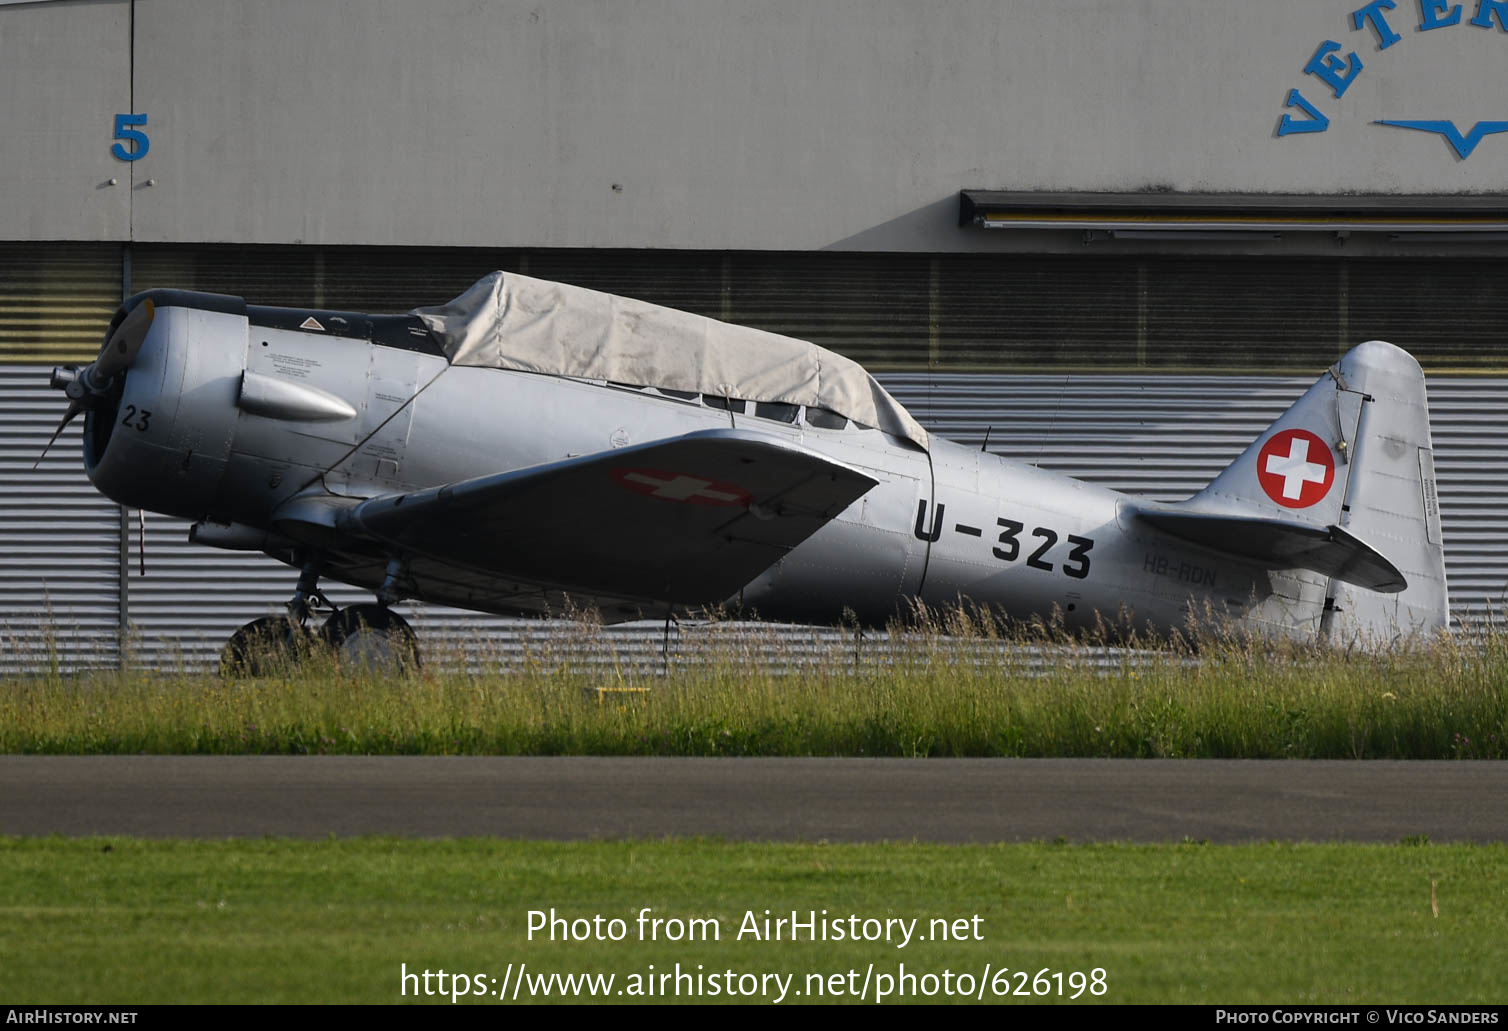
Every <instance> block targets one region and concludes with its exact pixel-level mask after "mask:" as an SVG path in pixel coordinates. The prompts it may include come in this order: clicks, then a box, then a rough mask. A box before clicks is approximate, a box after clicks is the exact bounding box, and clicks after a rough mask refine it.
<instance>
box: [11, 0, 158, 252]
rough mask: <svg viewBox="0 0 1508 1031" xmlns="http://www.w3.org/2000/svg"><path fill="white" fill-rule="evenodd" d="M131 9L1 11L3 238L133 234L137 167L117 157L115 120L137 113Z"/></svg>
mask: <svg viewBox="0 0 1508 1031" xmlns="http://www.w3.org/2000/svg"><path fill="white" fill-rule="evenodd" d="M130 12H131V7H130V4H129V2H128V0H72V2H69V3H46V4H43V3H34V4H16V5H9V4H8V5H5V6H3V7H0V240H124V239H126V238H127V235H128V234H129V233H130V231H131V197H130V194H131V186H130V169H129V167H128V166H127V165H125V164H124V163H123V162H120V161H117V160H116V159H115V158H113V157H111V155H110V144H111V133H112V131H113V128H114V120H115V115H116V114H117V113H120V112H129V111H130V110H131V46H130V41H131V16H130ZM111 178H114V179H116V180H117V182H116V184H115V185H114V186H111V185H110V183H109V180H110V179H111Z"/></svg>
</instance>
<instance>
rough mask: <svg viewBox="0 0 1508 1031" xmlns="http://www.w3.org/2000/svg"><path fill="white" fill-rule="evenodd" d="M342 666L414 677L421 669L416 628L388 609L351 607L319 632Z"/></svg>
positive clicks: (345, 609) (327, 621)
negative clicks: (415, 633) (410, 674)
mask: <svg viewBox="0 0 1508 1031" xmlns="http://www.w3.org/2000/svg"><path fill="white" fill-rule="evenodd" d="M319 636H320V640H322V641H324V642H325V644H326V645H328V646H329V647H330V648H331V649H333V650H334V652H335V654H336V656H337V657H338V658H339V660H340V661H341V662H342V663H343V664H347V665H352V666H365V667H366V668H367V669H369V670H371V671H373V672H385V671H392V672H399V673H411V672H413V671H415V670H417V669H418V668H419V639H418V638H417V637H416V636H414V631H413V628H412V627H410V626H409V625H408V623H407V622H405V621H404V619H403V617H402V616H400V615H398V613H396V612H394V611H393V610H392V609H390V608H388V607H387V606H385V605H348V606H346V607H345V608H343V609H341V610H340V611H339V612H337V613H335V614H334V615H333V616H331V617H330V618H329V619H327V620H325V625H324V626H322V627H320V629H319Z"/></svg>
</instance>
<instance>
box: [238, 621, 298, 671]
mask: <svg viewBox="0 0 1508 1031" xmlns="http://www.w3.org/2000/svg"><path fill="white" fill-rule="evenodd" d="M310 644H311V640H310V635H309V631H307V630H305V629H304V628H303V627H301V626H299V625H298V624H297V623H295V622H294V621H293V620H292V619H289V618H288V617H287V616H263V617H262V618H261V619H253V620H252V621H251V622H250V623H247V624H246V625H245V626H243V627H241V629H239V630H237V631H236V632H235V633H233V634H231V635H230V640H229V641H227V642H226V643H225V647H224V648H222V649H221V650H220V675H221V676H222V677H265V676H267V675H268V674H271V673H279V672H282V671H283V670H286V669H288V668H289V667H290V666H293V665H296V664H297V663H298V662H299V661H301V660H302V659H303V658H304V657H305V656H306V655H308V654H309V646H310Z"/></svg>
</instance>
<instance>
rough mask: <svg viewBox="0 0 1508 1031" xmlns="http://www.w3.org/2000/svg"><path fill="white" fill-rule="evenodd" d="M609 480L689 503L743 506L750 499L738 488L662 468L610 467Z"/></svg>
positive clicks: (640, 492)
mask: <svg viewBox="0 0 1508 1031" xmlns="http://www.w3.org/2000/svg"><path fill="white" fill-rule="evenodd" d="M613 479H615V480H617V481H618V483H619V484H620V485H622V486H624V487H627V488H628V489H629V490H631V491H634V492H635V493H638V494H648V495H649V496H650V497H652V498H662V499H664V500H665V501H684V502H686V503H687V504H691V505H743V506H745V507H747V506H748V504H749V502H750V501H752V500H753V498H752V497H751V496H750V495H749V492H748V491H746V490H744V489H743V488H742V487H735V486H734V485H733V484H731V483H723V482H721V481H719V480H709V479H707V478H705V477H702V476H688V475H686V474H685V473H672V472H666V471H665V470H664V469H630V468H621V469H614V470H613Z"/></svg>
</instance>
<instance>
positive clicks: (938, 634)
mask: <svg viewBox="0 0 1508 1031" xmlns="http://www.w3.org/2000/svg"><path fill="white" fill-rule="evenodd" d="M688 636H689V634H688V633H683V634H681V635H679V639H678V640H677V642H676V643H675V647H674V653H675V654H673V655H672V656H669V657H668V658H666V659H665V660H663V661H661V660H658V659H656V658H655V657H646V656H645V655H644V654H643V653H642V651H641V652H637V653H633V654H626V653H625V654H620V653H617V652H615V651H614V646H613V644H612V641H611V640H610V639H606V638H605V635H604V634H603V633H602V631H601V629H600V628H597V627H593V626H591V625H590V624H586V623H582V622H577V623H573V624H570V625H569V626H566V627H563V628H562V627H559V626H557V627H554V628H551V629H550V630H549V631H548V632H541V633H540V634H539V635H537V636H535V637H526V638H525V639H524V641H523V644H522V645H521V650H515V651H512V652H510V653H509V654H508V655H507V656H503V655H500V654H492V655H489V654H488V653H487V648H486V645H485V643H478V642H460V643H455V644H454V645H453V647H452V650H451V652H450V653H449V654H431V655H429V656H428V658H427V663H426V666H425V668H424V669H423V670H422V671H420V672H417V673H414V674H410V675H399V674H393V673H374V672H372V671H370V670H366V669H360V668H351V667H348V666H343V665H341V664H340V663H338V662H336V661H335V660H334V659H333V658H331V657H329V656H327V655H315V656H313V657H311V658H310V659H308V660H306V661H305V662H303V663H301V664H299V665H297V666H289V667H286V668H283V669H282V670H280V671H279V672H277V673H276V674H275V675H272V676H266V677H261V678H257V679H246V678H242V679H229V680H221V679H220V678H218V677H213V676H208V675H205V674H202V673H195V672H186V671H179V672H169V673H147V672H142V671H95V672H86V673H81V674H77V675H72V676H69V675H64V674H61V673H58V672H56V670H55V669H54V671H52V672H48V673H45V674H42V675H37V676H31V677H11V678H8V679H4V680H0V751H4V752H9V753H72V754H102V753H106V754H108V753H121V754H129V753H136V752H148V753H173V754H232V753H240V754H290V753H291V754H361V755H373V754H377V755H391V754H425V755H524V754H528V755H566V754H570V755H698V756H720V755H729V756H734V755H847V756H1085V757H1094V756H1103V757H1224V758H1275V757H1289V756H1292V757H1305V758H1334V759H1348V758H1398V759H1451V758H1458V759H1470V758H1504V757H1508V691H1505V682H1508V638H1504V637H1502V636H1500V635H1495V634H1487V635H1483V636H1479V637H1478V638H1476V639H1474V640H1470V641H1467V640H1464V639H1461V638H1448V637H1447V638H1441V639H1439V640H1436V641H1432V642H1429V643H1427V644H1420V645H1409V646H1397V647H1394V648H1391V649H1385V650H1382V651H1379V652H1360V651H1355V650H1352V651H1346V650H1342V649H1337V648H1327V647H1322V646H1303V645H1297V644H1293V643H1289V642H1274V641H1264V640H1261V639H1258V638H1254V637H1250V636H1241V635H1207V636H1205V637H1203V638H1198V637H1195V636H1185V637H1176V638H1175V640H1174V641H1172V642H1166V641H1164V642H1161V643H1160V645H1159V646H1158V647H1155V648H1151V649H1138V648H1134V647H1130V648H1128V647H1110V646H1108V645H1106V644H1104V643H1103V642H1100V643H1096V642H1093V641H1087V642H1086V641H1083V640H1069V639H1067V638H1066V637H1063V636H1062V635H1059V634H1055V633H1054V631H1053V628H1052V627H1051V626H1038V627H1036V628H1032V629H1031V631H1030V632H1024V631H1021V630H1019V629H1016V628H1010V627H1006V626H1003V625H1002V624H999V623H997V622H995V621H993V620H990V619H988V618H981V617H979V616H977V615H971V614H970V613H967V612H962V611H959V612H951V613H940V614H922V616H921V618H919V619H918V620H916V621H913V622H911V623H909V624H908V625H906V626H905V627H896V628H893V629H892V630H891V632H890V633H888V634H886V635H880V636H877V637H868V638H865V637H861V636H860V635H858V634H856V633H854V632H849V633H848V635H847V636H842V635H837V634H829V635H827V636H826V637H823V638H820V639H818V638H813V639H811V640H810V641H808V642H806V643H805V644H803V643H802V642H801V641H799V640H797V639H794V638H792V637H791V636H790V635H788V634H786V633H784V632H782V631H780V630H778V629H776V628H772V627H767V626H761V625H758V624H754V625H750V624H722V625H718V624H713V625H710V626H707V627H704V628H703V629H702V630H700V631H697V632H696V634H695V646H694V647H693V646H691V644H689V643H688ZM605 639H606V641H607V643H604V640H605ZM814 642H815V643H814ZM1133 643H1135V642H1133Z"/></svg>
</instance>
